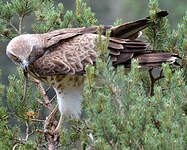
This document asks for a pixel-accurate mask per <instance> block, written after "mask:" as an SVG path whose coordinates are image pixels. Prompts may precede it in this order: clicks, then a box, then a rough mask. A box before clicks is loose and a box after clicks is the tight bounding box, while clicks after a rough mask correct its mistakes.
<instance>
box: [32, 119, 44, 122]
mask: <svg viewBox="0 0 187 150" xmlns="http://www.w3.org/2000/svg"><path fill="white" fill-rule="evenodd" d="M31 121H34V122H44V121H45V120H40V119H31Z"/></svg>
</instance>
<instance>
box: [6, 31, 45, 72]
mask: <svg viewBox="0 0 187 150" xmlns="http://www.w3.org/2000/svg"><path fill="white" fill-rule="evenodd" d="M42 45H43V43H42V42H41V41H40V37H39V36H38V35H37V34H23V35H20V36H17V37H15V38H13V39H12V40H11V41H10V42H9V44H8V46H7V49H6V54H7V56H8V57H9V58H10V59H11V60H12V61H13V62H14V63H15V64H16V65H18V66H20V67H21V68H22V69H23V70H24V71H27V68H28V65H29V57H30V56H31V55H32V51H33V48H36V47H41V46H42Z"/></svg>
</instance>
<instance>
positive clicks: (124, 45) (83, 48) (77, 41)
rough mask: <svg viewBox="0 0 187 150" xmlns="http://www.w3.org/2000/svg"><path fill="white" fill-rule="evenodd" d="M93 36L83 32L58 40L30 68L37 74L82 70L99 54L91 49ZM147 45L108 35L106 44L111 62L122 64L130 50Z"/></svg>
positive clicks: (128, 55)
mask: <svg viewBox="0 0 187 150" xmlns="http://www.w3.org/2000/svg"><path fill="white" fill-rule="evenodd" d="M97 36H98V35H97V34H83V35H78V36H76V37H73V38H71V39H69V40H66V41H62V42H60V43H59V44H58V46H56V47H53V49H52V50H51V51H50V52H48V53H47V54H45V55H43V56H42V57H40V58H39V59H38V60H36V61H35V62H34V63H33V66H34V71H35V72H36V73H37V74H39V75H40V76H49V75H57V74H58V75H65V74H80V73H84V67H85V65H86V64H92V65H93V64H94V63H95V60H96V57H97V56H98V55H99V54H98V53H97V52H96V50H95V39H96V38H97ZM103 38H105V37H104V36H103ZM147 46H148V44H147V43H145V42H143V41H140V40H124V39H118V38H113V37H111V38H110V40H109V46H108V48H109V50H110V55H111V60H112V61H113V64H123V63H125V62H127V61H128V60H130V59H131V58H132V57H133V55H134V53H142V52H145V51H146V48H147Z"/></svg>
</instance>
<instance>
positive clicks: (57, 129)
mask: <svg viewBox="0 0 187 150" xmlns="http://www.w3.org/2000/svg"><path fill="white" fill-rule="evenodd" d="M63 121H64V115H63V114H61V116H60V120H59V122H58V125H57V127H56V129H55V131H54V133H55V134H56V135H60V131H61V129H62V124H63Z"/></svg>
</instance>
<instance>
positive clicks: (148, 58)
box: [108, 37, 181, 67]
mask: <svg viewBox="0 0 187 150" xmlns="http://www.w3.org/2000/svg"><path fill="white" fill-rule="evenodd" d="M148 46H149V44H148V43H146V42H144V41H142V40H129V39H119V38H113V37H110V38H109V45H108V49H109V54H110V58H111V61H112V63H113V65H114V66H118V65H123V66H124V67H130V66H131V65H130V64H131V60H132V59H133V58H134V59H138V61H139V65H140V66H142V67H159V66H161V65H162V63H169V64H175V65H179V64H178V63H177V62H176V60H177V59H178V58H179V59H181V58H180V57H179V55H178V54H177V53H169V52H164V51H158V50H157V51H155V50H148V49H147V48H148Z"/></svg>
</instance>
